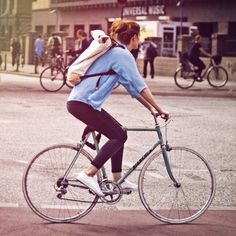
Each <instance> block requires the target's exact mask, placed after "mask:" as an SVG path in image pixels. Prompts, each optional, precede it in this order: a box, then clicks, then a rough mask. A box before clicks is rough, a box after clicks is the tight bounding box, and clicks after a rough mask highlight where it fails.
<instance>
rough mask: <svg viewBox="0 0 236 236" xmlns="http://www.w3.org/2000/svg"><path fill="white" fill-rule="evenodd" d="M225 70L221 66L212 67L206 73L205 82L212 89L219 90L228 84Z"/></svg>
mask: <svg viewBox="0 0 236 236" xmlns="http://www.w3.org/2000/svg"><path fill="white" fill-rule="evenodd" d="M228 79H229V76H228V73H227V70H226V69H225V68H224V67H222V66H212V67H211V68H210V69H209V71H208V73H207V81H208V83H209V84H210V85H211V86H212V87H214V88H221V87H224V86H225V85H226V83H227V82H228Z"/></svg>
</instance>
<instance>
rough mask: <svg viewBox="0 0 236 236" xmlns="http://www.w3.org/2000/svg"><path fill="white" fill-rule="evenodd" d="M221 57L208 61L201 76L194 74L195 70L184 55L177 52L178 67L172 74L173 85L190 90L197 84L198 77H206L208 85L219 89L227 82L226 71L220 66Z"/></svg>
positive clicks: (214, 57)
mask: <svg viewBox="0 0 236 236" xmlns="http://www.w3.org/2000/svg"><path fill="white" fill-rule="evenodd" d="M221 60H222V57H220V56H213V57H211V59H210V62H209V64H208V66H207V67H206V70H205V71H204V72H203V75H202V76H199V75H198V73H197V72H196V71H197V70H196V68H194V66H193V65H192V64H191V63H190V62H189V60H188V57H187V55H186V53H182V52H179V61H180V66H179V67H178V68H177V69H176V71H175V74H174V80H175V84H176V85H177V86H178V87H179V88H181V89H188V88H191V87H192V86H193V85H194V83H195V82H198V77H200V78H201V79H202V78H204V77H206V78H207V81H208V83H209V84H210V85H211V86H212V87H214V88H221V87H224V86H225V85H226V83H227V82H228V73H227V70H226V69H225V68H224V67H223V66H221V65H220V63H221Z"/></svg>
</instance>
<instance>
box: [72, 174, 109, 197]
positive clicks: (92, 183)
mask: <svg viewBox="0 0 236 236" xmlns="http://www.w3.org/2000/svg"><path fill="white" fill-rule="evenodd" d="M76 179H77V180H79V181H80V182H81V183H83V184H84V185H86V186H87V187H88V188H89V189H91V190H92V191H93V192H95V193H96V194H97V195H98V196H99V197H104V194H103V192H102V190H101V189H100V187H99V184H98V182H97V180H96V177H95V176H94V177H91V176H88V175H87V174H85V172H84V171H81V172H80V173H79V174H78V176H77V178H76Z"/></svg>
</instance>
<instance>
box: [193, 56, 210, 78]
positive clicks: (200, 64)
mask: <svg viewBox="0 0 236 236" xmlns="http://www.w3.org/2000/svg"><path fill="white" fill-rule="evenodd" d="M189 60H190V62H191V63H192V64H193V65H194V66H197V67H198V69H197V70H196V72H197V73H198V76H199V77H201V75H202V71H203V70H204V69H205V68H206V66H205V64H204V63H203V61H202V60H201V59H199V58H190V59H189Z"/></svg>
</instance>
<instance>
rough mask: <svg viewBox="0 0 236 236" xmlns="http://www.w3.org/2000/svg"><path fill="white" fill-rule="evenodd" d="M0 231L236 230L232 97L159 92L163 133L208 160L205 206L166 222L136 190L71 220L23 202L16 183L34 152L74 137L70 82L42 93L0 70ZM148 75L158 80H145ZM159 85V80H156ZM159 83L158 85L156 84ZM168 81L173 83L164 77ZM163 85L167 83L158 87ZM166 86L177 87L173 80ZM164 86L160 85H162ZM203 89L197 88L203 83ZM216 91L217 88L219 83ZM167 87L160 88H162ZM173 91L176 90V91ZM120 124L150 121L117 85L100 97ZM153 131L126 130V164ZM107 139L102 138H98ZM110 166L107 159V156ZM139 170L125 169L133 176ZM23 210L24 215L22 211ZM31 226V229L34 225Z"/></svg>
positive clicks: (78, 128)
mask: <svg viewBox="0 0 236 236" xmlns="http://www.w3.org/2000/svg"><path fill="white" fill-rule="evenodd" d="M0 76H1V77H0V80H1V81H0V94H1V96H0V107H1V116H0V130H1V136H0V138H1V142H0V150H1V156H0V167H1V172H0V177H1V183H2V184H1V187H2V191H1V192H0V219H1V228H0V235H31V234H32V232H34V234H36V235H69V234H70V235H101V234H103V235H104V234H105V235H123V234H126V235H142V234H144V233H146V234H149V235H183V234H186V235H223V234H224V235H234V233H236V226H235V223H236V220H235V219H236V217H235V216H236V213H235V210H236V198H235V195H236V187H235V186H236V175H235V171H236V162H235V153H236V146H235V133H236V124H235V115H236V109H235V103H236V101H235V98H234V97H222V96H221V94H220V95H219V96H216V95H215V96H207V93H206V92H204V94H205V95H204V96H199V97H196V96H190V95H189V94H188V96H183V94H181V96H176V94H172V96H170V95H171V94H168V93H166V94H162V96H161V95H159V96H156V98H157V99H158V101H159V103H160V104H162V105H163V106H164V107H165V108H166V109H167V110H169V111H170V113H171V115H172V117H173V122H171V123H170V125H169V128H168V140H169V142H170V144H172V145H175V146H187V147H190V148H193V149H195V150H196V151H198V152H199V153H201V154H202V155H203V156H205V157H206V159H207V160H208V161H209V162H210V164H211V166H212V167H213V169H214V171H215V175H216V181H217V192H216V196H215V199H214V201H213V203H212V206H211V208H210V211H208V212H207V213H206V214H205V215H204V216H202V217H201V218H200V219H198V220H196V221H194V222H193V223H192V224H188V225H186V226H182V227H180V226H173V225H172V226H170V225H165V224H162V223H160V222H158V221H156V220H154V219H153V218H152V217H151V216H150V215H149V214H148V213H146V212H145V211H144V208H143V206H142V205H141V202H140V200H139V196H138V194H137V193H135V194H132V195H130V196H127V197H126V198H123V199H122V200H121V201H120V202H119V203H118V204H117V205H115V206H104V207H96V208H95V210H94V211H93V212H91V213H90V214H91V215H88V216H87V217H85V218H84V219H82V221H81V222H80V221H79V222H76V223H75V224H66V225H65V224H48V223H46V222H44V221H42V220H41V219H40V218H38V217H37V216H35V215H34V214H33V213H32V212H31V211H30V210H29V209H28V208H27V206H26V203H25V201H24V199H23V195H22V191H21V179H22V174H23V171H24V169H25V167H26V165H27V163H28V162H29V160H30V159H31V158H32V156H33V155H34V154H36V153H37V152H39V151H40V150H42V149H43V148H45V147H46V146H49V145H52V144H55V143H64V142H66V143H75V142H78V140H79V139H80V135H81V132H82V130H83V128H84V126H83V125H82V124H80V123H78V122H77V121H76V120H75V119H74V118H73V117H71V116H70V115H69V114H68V113H67V111H66V109H65V101H66V98H67V97H68V93H69V89H68V88H66V87H65V88H63V90H62V91H60V92H58V93H46V92H44V91H43V90H42V89H41V88H40V86H39V82H38V80H36V78H31V77H24V76H17V75H12V74H11V75H8V74H0ZM148 83H155V82H154V81H151V80H150V81H148ZM155 86H156V85H155ZM161 86H162V87H161ZM168 86H171V85H170V84H168ZM161 88H166V83H165V84H164V85H163V83H162V85H159V89H161ZM171 89H173V90H175V88H172V87H171ZM163 91H164V89H163ZM201 91H202V89H201ZM218 93H221V92H219V91H218ZM164 95H165V96H164ZM173 95H175V96H173ZM105 108H106V109H107V110H108V111H109V112H111V113H112V114H113V115H114V116H115V117H116V118H117V119H118V120H119V121H120V122H121V123H122V124H124V125H125V126H132V127H134V126H135V127H140V126H151V125H153V121H152V117H151V116H150V114H149V112H147V111H146V110H145V108H142V107H141V106H140V105H139V104H138V103H137V102H136V101H135V100H133V99H131V98H130V96H127V95H124V93H123V92H119V93H118V92H116V94H114V95H112V96H111V97H110V98H109V100H108V101H107V102H106V104H105ZM152 139H153V137H152V136H150V135H149V134H147V133H144V134H142V136H140V134H137V133H130V135H129V140H128V142H127V148H126V151H125V157H124V169H126V168H127V167H129V166H130V165H131V163H133V162H134V161H135V160H137V157H139V155H140V153H143V151H144V150H145V149H147V147H148V146H149V145H150V143H151V141H152ZM103 141H104V140H103ZM107 167H108V169H109V164H107ZM138 174H139V171H137V172H135V173H134V175H132V176H130V178H129V179H130V180H131V181H133V182H137V179H138ZM23 216H24V217H23ZM35 232H36V233H35Z"/></svg>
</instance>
